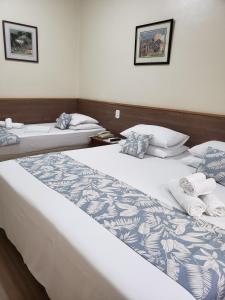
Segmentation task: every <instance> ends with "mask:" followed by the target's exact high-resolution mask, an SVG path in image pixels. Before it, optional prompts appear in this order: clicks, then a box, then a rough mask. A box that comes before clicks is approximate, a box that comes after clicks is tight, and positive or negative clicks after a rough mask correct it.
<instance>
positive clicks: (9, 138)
mask: <svg viewBox="0 0 225 300" xmlns="http://www.w3.org/2000/svg"><path fill="white" fill-rule="evenodd" d="M19 143H20V138H19V137H18V136H17V135H16V134H14V133H11V132H8V131H7V130H6V129H4V128H0V147H2V146H9V145H15V144H19Z"/></svg>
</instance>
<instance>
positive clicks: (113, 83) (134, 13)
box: [80, 0, 225, 114]
mask: <svg viewBox="0 0 225 300" xmlns="http://www.w3.org/2000/svg"><path fill="white" fill-rule="evenodd" d="M169 18H174V19H175V21H176V24H175V31H174V39H173V45H172V56H171V64H170V65H167V66H136V67H135V66H134V65H133V55H134V54H133V53H134V39H135V35H134V32H135V26H137V25H141V24H146V23H151V22H155V21H160V20H164V19H169ZM80 96H81V97H83V98H90V99H100V100H101V99H102V100H109V101H112V100H114V101H118V102H126V103H134V104H143V105H148V106H157V107H167V108H177V109H187V110H193V111H201V112H214V113H220V114H225V1H224V0H82V1H81V43H80Z"/></svg>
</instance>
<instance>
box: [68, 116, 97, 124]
mask: <svg viewBox="0 0 225 300" xmlns="http://www.w3.org/2000/svg"><path fill="white" fill-rule="evenodd" d="M71 118H72V119H71V121H70V125H73V126H76V125H79V124H87V123H89V124H97V123H98V121H97V120H95V119H93V118H91V117H89V116H86V115H82V114H77V113H75V114H71Z"/></svg>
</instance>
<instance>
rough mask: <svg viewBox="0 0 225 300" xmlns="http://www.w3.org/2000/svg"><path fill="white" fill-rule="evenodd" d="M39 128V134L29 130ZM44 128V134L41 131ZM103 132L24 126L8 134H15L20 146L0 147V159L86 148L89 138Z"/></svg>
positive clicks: (49, 124) (41, 125)
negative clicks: (72, 148) (68, 148)
mask: <svg viewBox="0 0 225 300" xmlns="http://www.w3.org/2000/svg"><path fill="white" fill-rule="evenodd" d="M34 126H35V127H36V128H38V127H40V132H39V131H38V130H37V129H35V130H34V131H32V130H29V128H34ZM44 128H46V132H43V129H44ZM102 130H104V128H101V129H92V130H77V131H75V130H71V129H66V130H60V129H58V128H55V123H44V124H35V125H25V126H24V127H23V128H21V129H11V130H9V132H12V133H15V134H16V135H18V136H19V137H20V140H21V142H20V144H17V145H10V146H6V147H0V159H1V160H4V159H8V157H9V158H10V156H12V155H17V154H24V153H25V154H26V153H31V152H35V151H41V150H48V149H55V148H60V147H61V148H62V147H69V146H74V148H76V147H81V146H86V145H88V143H89V142H90V136H92V135H95V134H97V133H98V132H100V131H102Z"/></svg>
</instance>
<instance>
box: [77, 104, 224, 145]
mask: <svg viewBox="0 0 225 300" xmlns="http://www.w3.org/2000/svg"><path fill="white" fill-rule="evenodd" d="M77 101H78V103H77V108H78V112H80V113H84V114H87V115H90V116H92V117H94V118H96V119H98V120H99V121H100V122H101V123H102V124H103V125H104V126H105V127H106V128H107V129H109V130H111V131H112V132H114V133H117V134H118V133H120V132H121V131H122V130H124V129H126V128H128V127H131V126H133V125H136V124H155V125H160V126H165V127H168V128H171V129H174V130H177V131H180V132H183V133H186V134H188V135H190V136H191V139H190V141H189V145H196V144H199V143H202V142H205V141H208V140H221V141H225V116H222V115H214V114H205V113H195V112H189V111H181V110H173V109H163V108H153V107H145V106H138V105H127V104H118V103H112V102H101V101H93V100H86V99H78V100H77ZM116 109H119V110H120V112H121V116H120V119H116V118H115V110H116Z"/></svg>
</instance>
